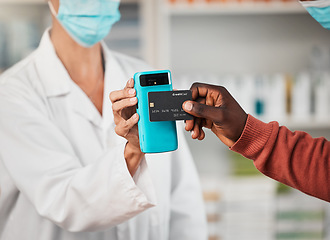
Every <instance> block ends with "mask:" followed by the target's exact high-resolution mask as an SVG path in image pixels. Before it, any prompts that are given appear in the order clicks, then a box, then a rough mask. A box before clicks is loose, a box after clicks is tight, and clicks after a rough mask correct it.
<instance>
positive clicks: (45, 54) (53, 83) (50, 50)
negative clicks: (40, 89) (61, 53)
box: [36, 29, 71, 97]
mask: <svg viewBox="0 0 330 240" xmlns="http://www.w3.org/2000/svg"><path fill="white" fill-rule="evenodd" d="M49 31H50V29H47V30H46V31H45V33H44V35H43V36H42V39H41V42H40V45H39V48H38V58H37V59H36V68H37V71H38V74H39V77H40V79H41V80H42V83H43V86H44V89H45V94H46V96H47V97H55V96H59V95H65V94H67V93H69V92H70V90H71V87H70V81H71V79H70V76H69V74H68V72H67V71H66V69H65V67H64V66H63V64H62V62H61V60H60V59H59V58H58V57H57V55H56V52H55V48H54V46H53V44H52V42H51V40H50V36H49Z"/></svg>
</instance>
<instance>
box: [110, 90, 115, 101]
mask: <svg viewBox="0 0 330 240" xmlns="http://www.w3.org/2000/svg"><path fill="white" fill-rule="evenodd" d="M113 94H114V93H113V92H111V93H110V94H109V98H110V101H111V102H113V101H114V97H113Z"/></svg>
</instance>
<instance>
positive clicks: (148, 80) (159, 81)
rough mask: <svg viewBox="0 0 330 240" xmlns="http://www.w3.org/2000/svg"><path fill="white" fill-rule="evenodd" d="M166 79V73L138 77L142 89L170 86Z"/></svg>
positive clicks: (167, 77)
mask: <svg viewBox="0 0 330 240" xmlns="http://www.w3.org/2000/svg"><path fill="white" fill-rule="evenodd" d="M168 79H169V76H168V73H159V74H146V75H141V76H140V84H141V86H142V87H146V86H157V85H166V84H170V83H169V80H168Z"/></svg>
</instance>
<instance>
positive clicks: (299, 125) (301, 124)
mask: <svg viewBox="0 0 330 240" xmlns="http://www.w3.org/2000/svg"><path fill="white" fill-rule="evenodd" d="M260 120H262V121H264V122H270V120H265V119H262V118H260ZM278 122H279V124H280V126H286V127H287V128H289V129H290V130H323V129H330V119H329V120H328V121H326V120H323V121H319V120H315V119H314V118H311V119H310V120H306V121H297V120H294V119H290V118H289V119H287V120H283V121H278Z"/></svg>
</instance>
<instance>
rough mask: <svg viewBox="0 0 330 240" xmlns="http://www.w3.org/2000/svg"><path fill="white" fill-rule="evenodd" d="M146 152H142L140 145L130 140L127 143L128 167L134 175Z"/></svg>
mask: <svg viewBox="0 0 330 240" xmlns="http://www.w3.org/2000/svg"><path fill="white" fill-rule="evenodd" d="M144 155H145V154H144V153H143V152H141V149H140V147H137V146H135V145H133V144H131V143H130V142H127V143H126V147H125V150H124V157H125V160H126V164H127V168H128V170H129V172H130V174H131V176H134V174H135V172H136V171H137V169H138V168H139V166H140V163H141V160H142V158H143V157H144Z"/></svg>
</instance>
